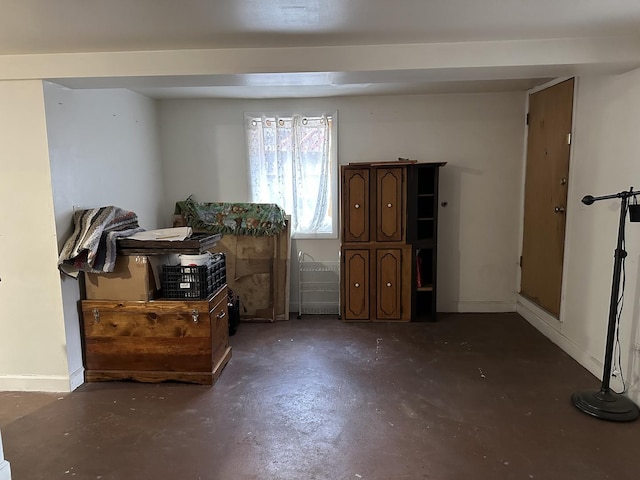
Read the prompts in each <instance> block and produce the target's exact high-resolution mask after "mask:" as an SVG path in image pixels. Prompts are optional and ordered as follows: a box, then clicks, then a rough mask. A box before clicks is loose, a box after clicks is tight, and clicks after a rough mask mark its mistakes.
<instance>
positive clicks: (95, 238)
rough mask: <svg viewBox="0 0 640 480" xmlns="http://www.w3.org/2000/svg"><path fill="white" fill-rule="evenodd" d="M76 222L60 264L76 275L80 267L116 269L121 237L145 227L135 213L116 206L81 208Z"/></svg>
mask: <svg viewBox="0 0 640 480" xmlns="http://www.w3.org/2000/svg"><path fill="white" fill-rule="evenodd" d="M73 224H74V230H73V233H72V234H71V236H70V237H69V238H68V239H67V241H66V242H65V244H64V246H63V247H62V252H60V257H59V258H58V268H59V269H60V270H61V271H62V272H64V273H66V274H67V275H70V276H73V277H77V275H78V272H79V271H84V272H92V273H103V272H113V268H114V266H115V262H116V241H117V239H118V238H120V237H128V236H129V235H133V234H134V233H136V232H140V231H143V230H144V229H143V228H140V226H139V225H138V216H137V215H136V214H135V213H133V212H130V211H128V210H123V209H121V208H118V207H114V206H108V207H101V208H92V209H89V210H77V211H76V212H74V214H73Z"/></svg>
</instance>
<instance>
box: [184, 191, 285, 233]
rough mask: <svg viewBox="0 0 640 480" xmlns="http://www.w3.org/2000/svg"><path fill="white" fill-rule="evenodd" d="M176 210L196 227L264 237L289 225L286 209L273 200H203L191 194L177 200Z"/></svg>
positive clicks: (218, 231)
mask: <svg viewBox="0 0 640 480" xmlns="http://www.w3.org/2000/svg"><path fill="white" fill-rule="evenodd" d="M175 214H177V215H182V216H183V217H184V219H185V221H186V222H187V226H189V227H191V228H193V229H194V230H205V231H208V232H212V233H222V234H225V233H226V234H231V235H252V236H255V237H263V236H270V235H276V234H278V233H280V232H281V231H282V230H284V228H285V226H286V221H285V213H284V210H282V209H281V208H280V207H279V206H278V205H276V204H274V203H224V202H215V203H214V202H209V203H201V202H195V201H194V200H193V199H192V198H191V197H189V198H187V199H186V200H184V201H181V202H176V209H175Z"/></svg>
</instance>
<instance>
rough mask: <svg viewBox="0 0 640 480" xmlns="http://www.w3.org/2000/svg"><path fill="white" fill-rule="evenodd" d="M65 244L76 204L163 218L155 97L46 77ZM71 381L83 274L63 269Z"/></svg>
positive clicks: (149, 223) (76, 365)
mask: <svg viewBox="0 0 640 480" xmlns="http://www.w3.org/2000/svg"><path fill="white" fill-rule="evenodd" d="M45 102H46V118H47V131H48V137H49V154H50V160H51V178H52V182H53V202H54V208H55V221H56V230H57V232H58V235H57V240H58V242H57V243H58V244H57V247H58V251H59V250H60V249H61V248H62V246H63V245H64V242H65V241H66V239H67V238H68V236H69V235H70V233H71V232H72V231H73V221H72V215H73V207H74V206H78V207H80V208H93V207H100V206H106V205H115V206H118V207H121V208H124V209H127V210H132V211H134V212H135V213H136V214H137V215H138V219H139V223H140V225H141V226H142V227H144V228H147V229H151V228H158V227H161V226H165V225H164V224H162V222H161V220H160V219H161V216H162V215H161V210H160V208H161V199H162V171H161V164H160V160H159V153H158V134H157V128H156V112H155V103H154V101H153V100H151V99H149V98H147V97H144V96H142V95H138V94H136V93H133V92H130V91H128V90H69V89H65V88H61V87H59V86H57V85H54V84H50V83H47V84H45ZM60 282H61V286H62V297H63V304H64V317H65V332H66V344H67V355H68V361H69V371H70V375H71V389H73V388H75V387H77V386H78V385H80V384H81V383H82V381H83V375H82V374H83V366H82V350H81V343H80V328H79V325H80V324H79V318H78V306H77V302H78V300H79V299H80V290H79V281H78V280H75V279H71V278H68V277H63V276H61V277H60Z"/></svg>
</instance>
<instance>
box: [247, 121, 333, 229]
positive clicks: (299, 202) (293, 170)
mask: <svg viewBox="0 0 640 480" xmlns="http://www.w3.org/2000/svg"><path fill="white" fill-rule="evenodd" d="M245 129H246V133H247V147H248V152H249V178H250V194H251V201H252V202H255V203H276V204H278V205H279V206H280V207H282V208H283V209H284V211H285V212H286V213H287V214H288V215H291V232H292V235H293V236H294V238H336V237H337V235H338V231H337V230H338V211H337V205H336V201H337V173H338V172H337V168H338V167H337V159H336V134H335V131H336V114H335V113H334V114H333V115H309V116H304V115H298V114H296V115H288V116H286V115H257V114H256V115H246V116H245Z"/></svg>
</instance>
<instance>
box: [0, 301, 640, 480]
mask: <svg viewBox="0 0 640 480" xmlns="http://www.w3.org/2000/svg"><path fill="white" fill-rule="evenodd" d="M231 344H232V346H233V358H232V359H231V362H230V363H229V365H228V366H227V367H226V369H225V370H224V371H223V373H222V376H221V377H220V379H219V380H218V383H217V384H216V385H215V386H214V387H206V386H198V385H187V384H178V383H170V384H169V383H167V384H139V383H130V382H106V383H94V384H85V385H83V386H82V387H80V388H79V389H78V390H76V391H75V392H73V393H70V394H44V393H16V392H0V430H1V431H2V436H3V443H4V449H5V457H6V459H7V460H8V461H9V462H10V463H11V469H12V478H13V480H37V479H48V480H54V479H70V478H74V479H102V480H110V479H118V480H124V479H126V480H128V479H159V480H163V479H180V480H191V479H193V480H196V479H202V480H245V479H247V480H248V479H256V480H271V479H283V480H284V479H287V480H288V479H296V480H299V479H318V480H343V479H344V480H361V479H362V480H374V479H376V480H378V479H379V480H383V479H384V480H400V479H412V480H413V479H436V480H448V479H465V480H467V479H525V480H528V479H548V480H556V479H581V480H589V479H608V478H611V479H618V480H622V479H637V478H640V460H638V446H639V445H640V422H633V423H611V422H606V421H602V420H598V419H595V418H592V417H589V416H588V415H585V414H583V413H581V412H580V411H578V410H577V409H576V408H575V407H573V406H572V405H571V403H570V400H569V399H570V396H571V393H572V392H574V391H576V390H584V389H590V388H593V389H597V388H598V386H599V381H598V379H596V378H594V377H593V376H592V375H591V374H589V373H588V372H587V371H586V370H584V369H583V368H582V367H580V366H579V365H578V364H576V363H575V362H574V361H573V360H572V359H571V358H570V357H568V356H567V355H566V354H564V353H563V352H562V351H560V350H559V349H558V348H557V347H556V346H555V345H553V344H552V343H551V342H549V341H548V340H547V339H546V338H544V337H543V336H542V335H541V334H540V333H538V332H537V331H536V330H534V329H533V328H532V327H531V326H530V325H529V324H528V323H526V322H525V321H524V320H523V319H522V318H520V317H519V316H517V315H516V314H491V315H490V314H464V315H461V314H456V315H445V314H443V315H441V316H440V321H439V322H437V323H419V324H344V323H341V322H339V321H338V320H336V319H331V318H322V317H313V316H308V317H303V319H302V320H291V321H289V322H279V323H276V324H259V323H253V324H248V323H243V324H242V325H240V328H239V330H238V334H237V335H235V336H234V337H231Z"/></svg>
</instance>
